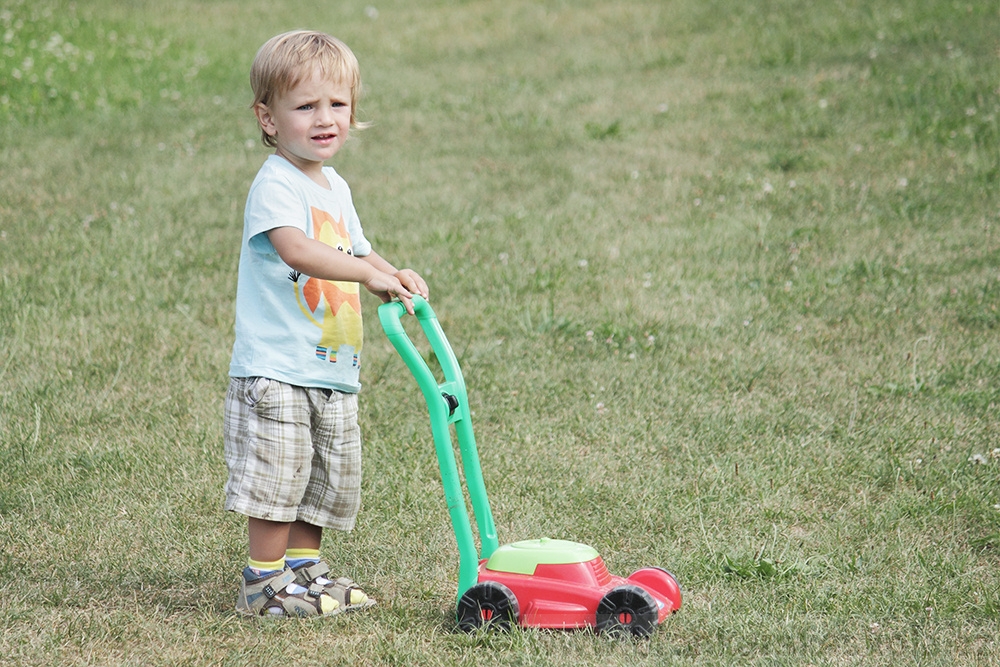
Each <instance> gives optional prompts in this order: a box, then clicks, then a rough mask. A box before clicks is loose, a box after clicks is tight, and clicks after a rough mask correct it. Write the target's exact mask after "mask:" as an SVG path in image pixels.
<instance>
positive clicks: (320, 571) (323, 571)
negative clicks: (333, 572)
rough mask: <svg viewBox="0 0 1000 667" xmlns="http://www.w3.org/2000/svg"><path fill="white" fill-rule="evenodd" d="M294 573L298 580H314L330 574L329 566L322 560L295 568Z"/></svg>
mask: <svg viewBox="0 0 1000 667" xmlns="http://www.w3.org/2000/svg"><path fill="white" fill-rule="evenodd" d="M295 573H296V575H297V576H298V580H299V581H300V582H301V581H309V582H312V581H315V580H316V579H318V578H319V577H324V576H326V575H327V574H330V566H329V565H327V564H326V563H325V562H323V561H319V562H318V563H311V564H309V565H305V566H303V567H299V568H296V569H295Z"/></svg>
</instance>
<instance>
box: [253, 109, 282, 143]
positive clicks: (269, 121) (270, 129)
mask: <svg viewBox="0 0 1000 667" xmlns="http://www.w3.org/2000/svg"><path fill="white" fill-rule="evenodd" d="M253 114H254V115H255V116H257V123H258V124H259V125H260V129H261V130H263V131H264V134H266V135H268V136H269V137H273V136H274V135H275V134H277V133H278V130H277V129H276V128H275V127H274V118H273V117H272V116H271V111H270V109H268V108H267V105H266V104H264V103H263V102H258V103H257V104H256V105H255V106H254V108H253Z"/></svg>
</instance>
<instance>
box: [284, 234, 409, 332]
mask: <svg viewBox="0 0 1000 667" xmlns="http://www.w3.org/2000/svg"><path fill="white" fill-rule="evenodd" d="M267 238H268V240H269V241H270V242H271V245H273V246H274V249H275V250H276V251H277V252H278V256H279V257H281V260H282V261H283V262H284V263H285V264H287V265H288V266H290V267H292V268H293V269H295V270H296V271H298V272H299V273H304V274H306V275H307V276H311V277H313V278H319V279H320V280H344V281H350V282H356V283H361V284H362V285H364V286H365V289H367V290H368V291H369V292H371V293H373V294H375V295H376V296H378V297H379V298H381V299H382V300H383V301H391V300H392V299H393V297H398V298H399V300H400V301H402V302H403V305H404V306H406V312H408V313H409V314H411V315H412V314H413V302H412V301H411V299H412V297H413V294H411V293H410V291H409V290H408V289H407V288H406V287H404V286H403V284H402V282H401V281H400V279H399V278H397V277H396V276H394V275H393V274H392V273H388V272H386V271H384V270H383V269H382V268H381V267H382V266H385V267H388V268H390V269H391V268H393V267H392V265H391V264H389V263H388V262H386V261H385V260H382V262H381V263H379V262H374V263H373V262H370V261H367V260H368V258H361V257H354V256H352V255H348V254H346V253H343V252H341V251H339V250H337V249H336V248H331V247H330V246H328V245H326V244H325V243H321V242H320V241H316V240H315V239H311V238H309V237H308V236H306V235H305V234H304V233H303V232H302V230H301V229H297V228H295V227H276V228H275V229H272V230H270V231H268V232H267ZM372 254H374V253H372ZM376 257H377V255H376ZM377 258H378V257H377ZM378 259H381V258H378ZM393 272H394V273H396V272H395V271H393ZM414 275H416V274H414ZM417 278H419V276H417ZM408 282H410V283H411V284H414V283H413V281H412V280H409V281H408ZM420 282H421V283H422V282H423V281H422V280H421V281H420ZM426 289H427V286H426V285H424V291H426ZM418 293H419V294H422V295H423V293H422V292H418Z"/></svg>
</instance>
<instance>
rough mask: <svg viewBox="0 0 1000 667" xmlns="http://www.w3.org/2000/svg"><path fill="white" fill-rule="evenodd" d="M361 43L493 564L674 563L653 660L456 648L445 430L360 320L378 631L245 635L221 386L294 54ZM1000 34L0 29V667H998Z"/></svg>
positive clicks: (750, 29) (44, 18) (531, 16)
mask: <svg viewBox="0 0 1000 667" xmlns="http://www.w3.org/2000/svg"><path fill="white" fill-rule="evenodd" d="M297 27H311V28H317V29H322V30H326V31H328V32H331V33H333V34H335V35H337V36H339V37H341V38H342V39H344V40H345V41H346V42H347V43H348V44H350V45H351V46H352V48H353V49H354V50H355V52H356V53H357V55H358V57H359V59H360V61H361V66H362V74H363V77H364V80H365V87H366V96H365V98H364V99H363V100H362V102H361V105H360V109H361V116H362V118H363V119H365V120H370V121H372V122H373V126H372V127H371V128H370V129H367V130H365V131H363V132H361V133H358V134H356V135H355V136H354V138H352V140H351V142H350V143H349V144H348V145H347V147H345V149H344V150H343V151H342V152H341V154H340V155H338V156H337V158H336V159H335V160H334V162H333V164H334V166H335V167H337V169H338V170H339V171H340V172H341V173H342V174H343V175H344V176H345V177H346V178H347V180H348V182H349V183H350V184H351V186H352V189H353V192H354V197H355V203H356V205H357V208H358V210H359V212H360V214H361V217H362V220H363V222H364V223H365V228H366V232H367V233H368V236H369V238H371V239H372V240H373V242H374V243H375V245H376V247H377V248H378V249H379V251H380V252H381V254H383V255H385V256H387V257H388V258H390V259H391V260H393V261H394V262H396V263H397V264H400V265H406V266H411V267H412V268H414V269H416V270H418V271H420V272H421V273H422V274H423V275H424V276H425V277H426V278H427V279H428V281H429V282H430V284H431V290H432V303H433V304H434V309H435V310H436V312H437V314H438V316H439V317H440V319H441V322H442V325H443V326H444V328H445V331H446V332H447V334H448V337H449V339H450V340H451V342H452V345H453V346H454V347H455V350H456V352H457V353H458V356H459V359H460V361H461V364H462V368H463V371H464V373H465V377H466V381H467V383H468V386H469V391H470V401H471V404H472V407H473V411H474V421H475V427H476V435H477V441H478V443H479V447H480V453H481V457H482V462H483V468H484V471H485V475H486V483H487V486H488V489H489V491H490V495H491V499H492V501H493V510H494V513H495V515H496V519H497V525H498V528H499V532H500V538H501V542H512V541H516V540H520V539H527V538H534V537H541V536H550V537H555V538H563V539H571V540H576V541H579V542H584V543H587V544H591V545H593V546H594V547H596V548H597V549H598V550H600V552H601V553H602V555H603V556H604V558H605V560H606V562H607V563H608V566H609V567H610V569H611V570H612V571H613V572H615V573H618V574H623V575H624V574H628V573H629V572H631V571H632V570H634V569H636V568H638V567H640V566H643V565H653V564H655V565H662V566H664V567H667V568H668V569H670V570H671V571H672V572H674V573H675V574H676V575H677V577H678V579H680V581H681V583H682V585H683V587H684V592H685V598H684V603H685V606H684V609H683V610H682V611H681V613H679V614H676V615H675V616H672V617H671V618H669V619H668V620H667V621H666V623H665V624H664V625H663V626H662V627H661V628H660V629H659V630H658V631H657V632H656V634H655V635H654V636H653V637H652V638H651V639H650V640H648V641H635V642H633V641H618V640H610V639H608V638H606V637H602V636H595V635H593V634H591V633H587V632H542V631H535V630H517V631H514V632H512V633H510V634H481V635H466V634H462V633H459V632H457V631H456V628H455V623H454V596H455V587H456V578H457V565H458V560H457V551H456V548H455V540H454V536H453V534H452V532H451V528H450V525H449V523H448V517H447V513H446V509H445V504H444V499H443V495H442V492H441V487H440V481H439V477H438V473H437V466H436V462H435V459H434V453H433V447H432V444H431V438H430V426H429V422H428V419H427V414H426V408H425V406H424V403H423V399H422V398H421V396H420V394H419V392H418V390H417V387H416V384H415V382H414V381H413V379H412V378H411V377H410V375H409V373H408V372H407V371H406V369H405V366H404V365H403V363H402V361H401V360H400V359H399V358H398V357H397V356H396V355H395V352H394V351H393V350H392V348H391V346H390V345H389V344H388V342H387V341H386V340H385V338H384V336H383V335H382V333H381V331H380V329H379V326H378V321H377V318H376V317H375V307H376V305H377V300H376V299H374V298H373V297H364V298H363V303H364V306H365V308H366V314H367V319H366V346H365V360H364V369H363V373H362V376H363V377H362V380H363V382H364V384H365V388H364V390H363V392H362V426H363V429H364V433H365V447H366V453H365V456H366V464H365V465H366V474H365V482H364V506H363V509H362V513H361V515H360V517H359V525H358V528H357V529H356V530H355V531H354V532H353V533H351V534H350V535H349V536H347V537H345V536H342V535H335V534H332V533H331V534H329V535H328V536H327V539H326V541H325V544H324V551H325V552H326V555H327V556H328V560H329V561H330V562H331V564H332V565H334V568H335V569H337V570H342V571H343V572H344V573H348V574H350V575H351V576H353V577H354V578H355V579H357V580H358V581H360V582H362V583H363V584H364V585H365V587H366V588H367V589H368V590H369V592H370V593H371V594H372V595H374V596H375V597H377V598H378V599H379V601H380V605H379V607H377V608H376V609H375V610H373V611H372V612H370V613H368V612H366V613H364V614H358V615H353V616H339V617H337V618H335V619H329V620H328V621H319V622H296V621H291V622H279V623H257V622H254V621H248V620H246V619H243V618H240V617H238V616H237V615H236V614H235V612H234V611H233V606H234V602H235V595H236V591H237V581H238V579H237V578H238V576H239V570H240V568H241V567H242V565H243V562H244V559H245V557H246V556H245V525H244V521H243V520H242V519H241V518H240V517H237V516H232V515H227V514H226V513H224V512H223V510H222V485H223V482H224V479H225V465H224V462H223V458H222V438H221V427H222V416H221V406H222V399H223V395H224V392H225V388H226V385H227V378H226V372H227V368H228V362H229V351H230V346H231V344H232V320H233V302H234V297H235V284H236V282H235V281H236V265H237V260H238V254H239V239H240V234H241V229H242V211H243V202H244V199H245V196H246V192H247V189H248V187H249V184H250V182H251V180H252V178H253V176H254V174H255V173H256V170H257V168H258V167H259V165H260V163H261V162H262V161H263V160H264V158H265V156H266V155H267V151H266V150H265V149H264V148H263V147H261V146H260V145H259V141H258V131H257V129H256V126H255V123H254V121H253V117H252V114H251V113H250V111H249V109H248V104H249V102H250V91H249V84H248V70H249V65H250V61H251V60H252V58H253V55H254V53H255V52H256V50H257V48H258V47H259V45H260V44H261V43H263V42H264V41H265V40H266V39H267V38H268V37H270V36H271V35H272V34H275V33H277V32H279V31H283V30H286V29H291V28H297ZM998 308H1000V6H998V3H997V2H996V1H995V0H990V1H989V2H950V1H944V0H913V1H912V2H908V3H902V2H886V1H884V0H871V1H870V2H860V1H859V0H841V1H838V2H830V3H812V2H805V1H803V0H748V1H747V2H722V1H721V0H701V1H696V0H624V1H622V2H614V3H612V2H606V3H603V2H587V1H585V0H582V1H580V2H565V1H562V2H559V1H552V2H520V1H518V0H515V1H512V2H499V1H487V0H479V1H466V2H440V1H436V2H430V1H428V2H402V1H395V0H393V1H387V2H382V3H378V4H371V5H368V4H366V3H365V2H353V1H351V0H348V1H345V2H337V3H326V4H314V3H296V2H291V1H289V0H275V1H273V2H259V1H257V0H251V1H248V2H203V3H196V2H191V1H190V0H180V1H178V2H172V3H169V2H159V3H153V2H147V1H145V0H134V1H132V2H110V0H105V1H104V2H98V1H95V2H79V1H78V2H62V1H59V0H0V593H2V595H0V656H4V657H5V659H6V660H7V661H8V662H9V663H10V664H17V665H22V664H23V665H135V664H147V665H216V664H221V665H244V664H248V665H279V664H280V665H286V664H287V665H296V664H310V665H311V664H330V665H339V664H354V665H454V664H458V663H460V662H462V663H470V664H482V665H566V666H577V665H621V666H626V665H635V664H651V665H670V664H677V665H719V664H739V665H768V666H769V665H806V664H812V665H893V666H895V665H990V664H997V663H998V662H1000V648H998V647H1000V643H998V642H997V637H998V636H1000V312H998Z"/></svg>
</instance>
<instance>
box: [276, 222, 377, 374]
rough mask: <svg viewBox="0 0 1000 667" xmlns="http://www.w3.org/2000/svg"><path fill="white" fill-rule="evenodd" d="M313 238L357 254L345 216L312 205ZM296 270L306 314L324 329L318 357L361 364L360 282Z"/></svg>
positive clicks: (299, 298)
mask: <svg viewBox="0 0 1000 667" xmlns="http://www.w3.org/2000/svg"><path fill="white" fill-rule="evenodd" d="M310 212H311V215H312V222H313V238H314V239H316V240H317V241H319V242H321V243H325V244H326V245H328V246H330V247H332V248H336V249H337V250H340V251H341V252H344V253H347V254H348V255H353V254H354V252H353V250H352V248H351V237H350V235H349V234H348V233H347V225H346V224H344V218H343V216H341V217H340V219H339V220H334V218H333V216H332V215H330V214H329V213H327V212H326V211H321V210H320V209H318V208H310ZM300 276H301V274H300V273H299V272H297V271H292V272H291V273H290V274H289V276H288V277H289V279H290V280H291V281H292V282H293V283H295V299H296V301H297V302H298V304H299V308H300V309H301V310H302V312H303V314H305V316H306V317H308V318H309V321H310V322H312V323H313V324H314V325H315V326H317V327H318V328H319V330H320V332H321V333H320V338H319V341H318V342H317V343H316V357H317V358H318V359H321V360H323V361H328V362H330V363H333V364H338V363H347V364H350V365H353V366H358V365H359V360H360V355H361V344H362V327H361V295H360V287H359V285H358V283H353V282H342V281H333V280H320V279H319V278H311V277H310V278H307V279H306V281H305V282H304V283H302V282H300V281H299V278H300Z"/></svg>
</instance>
